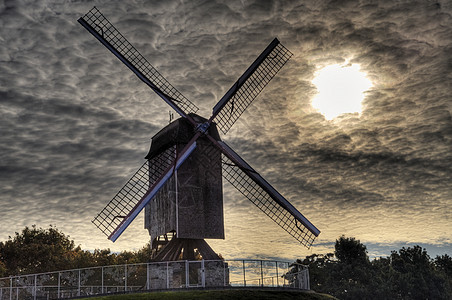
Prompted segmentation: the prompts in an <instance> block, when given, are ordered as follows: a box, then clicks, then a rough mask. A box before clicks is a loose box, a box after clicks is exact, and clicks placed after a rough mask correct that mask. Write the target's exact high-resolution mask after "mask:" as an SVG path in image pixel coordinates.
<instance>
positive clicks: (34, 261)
mask: <svg viewBox="0 0 452 300" xmlns="http://www.w3.org/2000/svg"><path fill="white" fill-rule="evenodd" d="M80 251H81V249H80V247H75V245H74V241H72V240H70V239H69V236H66V235H65V234H63V233H62V232H61V231H59V230H58V229H57V228H54V227H52V226H50V228H49V229H47V230H44V229H42V228H36V226H34V225H33V226H32V227H31V228H29V227H25V228H24V229H23V230H22V232H21V233H17V232H16V234H15V236H14V237H13V238H11V237H9V240H8V241H6V242H2V243H0V261H1V262H2V263H3V264H4V265H5V267H6V269H7V272H8V274H7V275H16V274H26V273H40V272H47V271H53V270H59V269H64V268H67V267H68V266H71V263H70V262H71V261H72V260H73V257H75V256H76V255H77V254H78V252H80Z"/></svg>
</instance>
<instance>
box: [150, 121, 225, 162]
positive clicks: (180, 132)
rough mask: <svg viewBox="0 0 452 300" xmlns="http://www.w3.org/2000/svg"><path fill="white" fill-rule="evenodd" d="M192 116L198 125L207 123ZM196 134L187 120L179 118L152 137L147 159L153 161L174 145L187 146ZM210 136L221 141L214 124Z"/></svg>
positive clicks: (210, 129)
mask: <svg viewBox="0 0 452 300" xmlns="http://www.w3.org/2000/svg"><path fill="white" fill-rule="evenodd" d="M190 116H191V117H192V118H193V119H194V120H195V121H196V122H197V123H204V122H206V121H207V119H205V118H203V117H201V116H198V115H196V114H190ZM195 133H196V129H195V128H194V127H193V125H192V124H191V123H190V122H189V121H188V120H187V119H186V118H183V117H181V118H178V119H176V120H174V121H173V122H171V123H170V124H169V125H167V126H166V127H164V128H163V129H161V130H160V131H159V132H158V133H157V134H156V135H154V136H153V137H152V139H151V147H150V149H149V152H148V154H147V155H146V157H145V158H146V159H151V158H153V157H155V156H156V155H158V154H160V153H161V152H162V151H164V150H166V149H168V148H169V147H171V146H173V145H176V144H187V143H188V142H189V141H190V139H191V138H192V137H193V135H194V134H195ZM208 134H209V135H210V136H212V137H213V138H214V139H216V140H220V135H219V133H218V130H217V126H216V124H215V123H213V122H212V123H211V125H210V127H209V129H208ZM201 138H202V137H201Z"/></svg>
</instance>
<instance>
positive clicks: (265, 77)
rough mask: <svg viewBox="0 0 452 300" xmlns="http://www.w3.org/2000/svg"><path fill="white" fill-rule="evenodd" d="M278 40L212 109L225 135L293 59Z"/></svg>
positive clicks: (216, 121) (274, 41)
mask: <svg viewBox="0 0 452 300" xmlns="http://www.w3.org/2000/svg"><path fill="white" fill-rule="evenodd" d="M292 55H293V54H292V53H291V52H290V51H289V50H288V49H287V48H285V47H284V46H283V45H282V44H281V43H280V42H279V41H278V39H274V40H273V42H272V43H270V45H269V46H268V47H267V48H266V49H265V50H264V51H263V52H262V54H261V55H260V56H259V57H258V58H257V59H256V61H255V62H254V63H253V64H252V65H251V66H250V67H249V68H248V69H247V71H245V73H244V74H243V75H242V76H241V77H240V78H239V80H237V82H236V83H235V84H234V85H233V86H232V87H231V88H230V89H229V91H228V92H227V93H226V94H225V95H224V96H223V98H222V99H221V100H220V101H219V102H218V104H217V105H216V106H215V107H214V108H213V115H214V116H215V118H214V121H215V123H217V127H218V128H220V130H221V131H222V132H223V133H224V134H226V133H227V132H228V131H229V129H230V128H231V126H232V125H234V123H235V122H236V121H237V119H238V118H239V117H240V116H241V115H242V113H243V112H244V111H245V109H246V108H247V107H248V106H249V105H250V104H251V102H253V100H254V99H255V98H256V97H257V96H258V95H259V93H260V92H261V91H262V90H263V89H264V88H265V86H266V85H267V84H268V83H269V82H270V80H272V78H273V77H275V75H276V74H277V73H278V71H279V70H280V69H281V68H282V67H283V66H284V65H285V63H286V62H287V61H288V60H289V59H290V58H291V57H292Z"/></svg>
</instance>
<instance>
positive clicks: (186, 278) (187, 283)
mask: <svg viewBox="0 0 452 300" xmlns="http://www.w3.org/2000/svg"><path fill="white" fill-rule="evenodd" d="M188 268H189V263H188V260H186V261H185V288H188V287H190V275H189V273H188Z"/></svg>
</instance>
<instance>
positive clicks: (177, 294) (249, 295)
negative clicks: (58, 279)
mask: <svg viewBox="0 0 452 300" xmlns="http://www.w3.org/2000/svg"><path fill="white" fill-rule="evenodd" d="M83 299H90V300H93V299H94V300H131V299H134V300H144V299H146V300H154V299H155V300H157V299H159V300H160V299H162V300H176V299H177V300H179V299H182V300H189V299H199V300H210V299H219V300H232V299H234V300H235V299H239V300H255V299H269V300H271V299H275V300H276V299H277V300H286V299H287V300H289V299H298V300H332V299H337V298H334V297H332V296H330V295H326V294H318V293H315V292H312V291H297V290H267V289H248V288H239V289H228V290H189V291H187V290H184V291H166V292H152V293H138V294H137V293H135V294H121V295H109V296H102V297H92V298H83Z"/></svg>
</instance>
